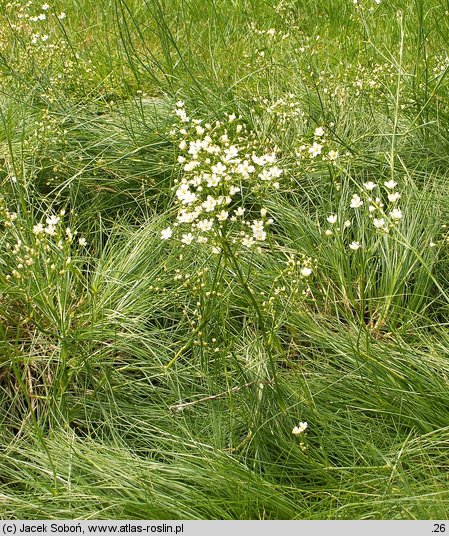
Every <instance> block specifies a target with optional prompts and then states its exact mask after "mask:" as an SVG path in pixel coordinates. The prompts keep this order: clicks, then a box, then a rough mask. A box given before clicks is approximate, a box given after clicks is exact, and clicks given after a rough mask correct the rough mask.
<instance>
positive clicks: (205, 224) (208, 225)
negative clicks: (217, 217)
mask: <svg viewBox="0 0 449 536" xmlns="http://www.w3.org/2000/svg"><path fill="white" fill-rule="evenodd" d="M213 225H214V220H212V219H210V220H201V221H199V222H198V223H197V224H196V226H197V227H198V229H199V230H200V231H203V232H207V231H210V230H211V229H212V227H213Z"/></svg>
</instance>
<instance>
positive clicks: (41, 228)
mask: <svg viewBox="0 0 449 536" xmlns="http://www.w3.org/2000/svg"><path fill="white" fill-rule="evenodd" d="M44 232H45V229H44V226H43V225H42V223H38V224H37V225H35V226H34V227H33V233H34V234H35V235H40V234H43V233H44Z"/></svg>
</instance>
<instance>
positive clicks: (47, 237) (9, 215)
mask: <svg viewBox="0 0 449 536" xmlns="http://www.w3.org/2000/svg"><path fill="white" fill-rule="evenodd" d="M64 215H65V211H64V210H62V211H60V212H59V214H54V213H49V214H47V215H46V216H44V218H43V219H42V220H41V221H40V222H38V223H36V224H35V225H33V226H32V229H31V230H30V229H29V224H28V222H25V221H22V219H21V218H19V217H18V215H17V213H15V212H10V211H8V210H7V208H6V203H5V201H4V199H3V198H0V224H1V225H3V227H4V231H5V232H4V236H5V246H6V249H5V251H4V258H5V260H6V259H8V262H7V263H6V267H7V273H5V278H6V279H7V280H11V278H14V279H16V280H19V281H24V282H26V281H27V280H29V278H30V273H31V272H30V271H33V272H34V273H36V270H38V271H39V272H40V273H48V274H50V273H55V274H58V275H62V274H63V273H64V272H65V271H66V270H67V268H68V267H69V266H70V265H71V263H72V254H73V250H74V247H73V246H74V244H76V246H75V252H77V250H78V249H79V248H83V247H85V246H86V245H87V241H86V239H85V238H84V237H80V238H78V239H77V231H72V230H71V229H70V227H66V226H65V225H64V222H63V217H64ZM8 244H9V246H8Z"/></svg>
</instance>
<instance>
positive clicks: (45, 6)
mask: <svg viewBox="0 0 449 536" xmlns="http://www.w3.org/2000/svg"><path fill="white" fill-rule="evenodd" d="M42 9H43V10H44V11H47V10H48V9H50V6H49V5H48V4H44V5H43V6H42Z"/></svg>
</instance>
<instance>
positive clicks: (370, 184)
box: [363, 181, 377, 192]
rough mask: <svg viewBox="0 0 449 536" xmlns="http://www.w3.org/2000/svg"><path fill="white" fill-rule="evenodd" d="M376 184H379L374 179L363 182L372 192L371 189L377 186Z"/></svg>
mask: <svg viewBox="0 0 449 536" xmlns="http://www.w3.org/2000/svg"><path fill="white" fill-rule="evenodd" d="M376 186H377V184H375V183H374V182H372V181H369V182H364V183H363V187H364V188H365V189H366V190H368V191H370V192H371V190H374V188H375V187H376Z"/></svg>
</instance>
